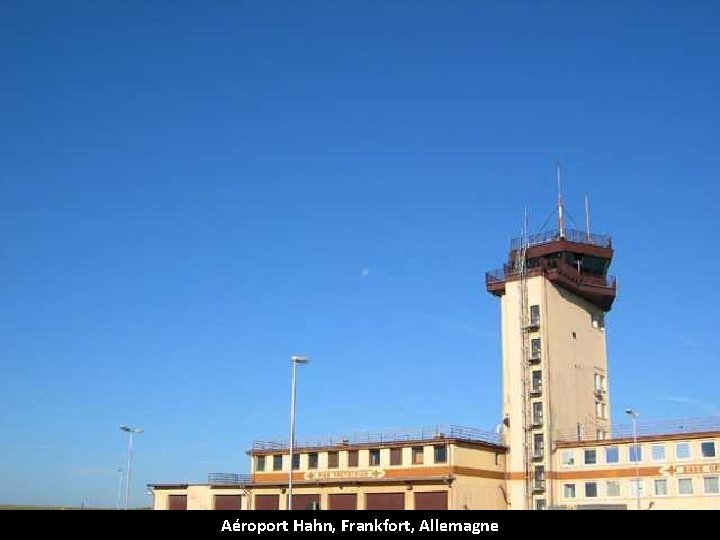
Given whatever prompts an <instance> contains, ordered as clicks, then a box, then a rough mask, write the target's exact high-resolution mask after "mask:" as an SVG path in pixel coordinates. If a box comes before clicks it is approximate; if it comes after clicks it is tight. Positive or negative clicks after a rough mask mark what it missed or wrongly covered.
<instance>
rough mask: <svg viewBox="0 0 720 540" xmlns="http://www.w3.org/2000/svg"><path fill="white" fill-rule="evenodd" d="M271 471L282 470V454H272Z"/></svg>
mask: <svg viewBox="0 0 720 540" xmlns="http://www.w3.org/2000/svg"><path fill="white" fill-rule="evenodd" d="M273 471H282V456H273Z"/></svg>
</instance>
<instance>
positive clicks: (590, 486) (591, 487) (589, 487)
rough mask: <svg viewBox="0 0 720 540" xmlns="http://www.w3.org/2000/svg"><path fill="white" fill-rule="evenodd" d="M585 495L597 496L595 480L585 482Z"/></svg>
mask: <svg viewBox="0 0 720 540" xmlns="http://www.w3.org/2000/svg"><path fill="white" fill-rule="evenodd" d="M585 496H586V497H597V482H585Z"/></svg>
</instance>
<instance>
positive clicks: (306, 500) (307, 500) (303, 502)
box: [292, 493, 320, 510]
mask: <svg viewBox="0 0 720 540" xmlns="http://www.w3.org/2000/svg"><path fill="white" fill-rule="evenodd" d="M292 500H293V504H292V507H293V510H310V509H311V508H310V506H311V505H312V504H315V505H317V506H320V494H319V493H315V494H312V493H311V494H310V495H293V498H292Z"/></svg>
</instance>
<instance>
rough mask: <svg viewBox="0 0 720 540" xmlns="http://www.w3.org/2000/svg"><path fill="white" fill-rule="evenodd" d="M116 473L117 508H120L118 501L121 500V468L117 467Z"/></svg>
mask: <svg viewBox="0 0 720 540" xmlns="http://www.w3.org/2000/svg"><path fill="white" fill-rule="evenodd" d="M117 473H118V496H117V509H118V510H120V501H122V481H123V468H122V467H118V468H117Z"/></svg>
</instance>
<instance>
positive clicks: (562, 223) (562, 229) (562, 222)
mask: <svg viewBox="0 0 720 540" xmlns="http://www.w3.org/2000/svg"><path fill="white" fill-rule="evenodd" d="M555 171H556V173H557V189H558V202H557V205H558V229H559V232H560V238H565V218H564V216H563V207H564V204H563V196H562V185H561V183H560V162H559V161H556V162H555Z"/></svg>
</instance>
